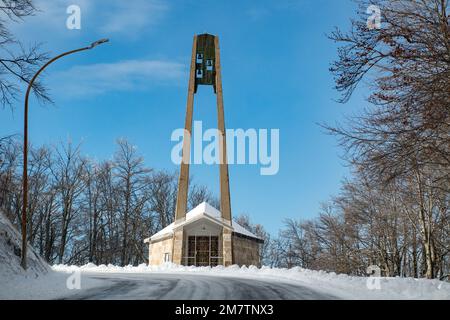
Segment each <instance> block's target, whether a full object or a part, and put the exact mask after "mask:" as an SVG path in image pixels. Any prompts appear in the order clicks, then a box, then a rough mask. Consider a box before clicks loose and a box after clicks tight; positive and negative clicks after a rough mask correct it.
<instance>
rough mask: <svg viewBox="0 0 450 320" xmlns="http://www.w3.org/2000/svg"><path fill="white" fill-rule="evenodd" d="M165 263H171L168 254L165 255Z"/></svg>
mask: <svg viewBox="0 0 450 320" xmlns="http://www.w3.org/2000/svg"><path fill="white" fill-rule="evenodd" d="M164 262H170V256H169V253H168V252H166V253H164Z"/></svg>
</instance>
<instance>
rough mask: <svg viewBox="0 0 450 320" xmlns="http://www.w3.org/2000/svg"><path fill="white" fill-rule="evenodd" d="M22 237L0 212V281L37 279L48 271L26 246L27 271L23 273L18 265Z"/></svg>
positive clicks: (40, 259)
mask: <svg viewBox="0 0 450 320" xmlns="http://www.w3.org/2000/svg"><path fill="white" fill-rule="evenodd" d="M21 247H22V236H21V234H20V233H19V232H18V231H17V229H16V228H15V227H14V226H13V225H12V224H11V222H10V221H9V219H8V218H7V217H6V216H5V215H4V214H3V213H2V212H0V275H1V277H2V279H8V278H11V277H16V276H22V277H25V278H37V277H39V276H43V275H45V274H47V273H48V272H49V271H50V267H49V266H48V264H47V263H46V262H45V261H44V259H42V258H41V257H40V256H39V254H37V253H36V252H35V251H34V249H33V248H32V247H31V246H28V252H27V258H28V269H27V271H24V270H23V268H22V267H21V265H20V260H21V259H20V257H21V252H22V249H21Z"/></svg>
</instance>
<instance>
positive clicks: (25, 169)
mask: <svg viewBox="0 0 450 320" xmlns="http://www.w3.org/2000/svg"><path fill="white" fill-rule="evenodd" d="M108 41H109V39H100V40H97V41H95V42H92V43H91V44H90V45H89V46H87V47H83V48H79V49H75V50H71V51H67V52H64V53H61V54H60V55H58V56H56V57H54V58H53V59H50V60H49V61H48V62H47V63H46V64H44V65H43V66H42V67H41V68H40V69H39V70H38V71H37V72H36V74H35V75H34V76H33V78H31V80H30V82H29V83H28V88H27V92H26V94H25V112H24V125H23V176H22V183H23V191H22V193H23V200H22V257H21V258H22V261H21V265H22V268H23V269H27V206H28V97H29V96H30V92H31V88H32V87H33V83H34V81H35V80H36V78H37V77H38V75H39V74H40V73H41V72H42V71H44V69H45V68H47V67H48V65H50V64H51V63H52V62H54V61H56V60H58V59H59V58H62V57H64V56H67V55H69V54H72V53H75V52H80V51H84V50H90V49H93V48H95V47H96V46H98V45H100V44H102V43H105V42H108Z"/></svg>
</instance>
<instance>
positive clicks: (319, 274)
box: [52, 263, 450, 300]
mask: <svg viewBox="0 0 450 320" xmlns="http://www.w3.org/2000/svg"><path fill="white" fill-rule="evenodd" d="M52 268H53V270H55V271H59V272H74V271H80V272H86V273H180V274H181V275H180V276H182V274H183V273H198V274H204V275H209V276H219V277H243V278H258V279H261V280H266V281H275V282H276V281H282V282H286V281H287V282H292V281H295V282H297V283H298V284H300V285H303V286H307V287H310V288H311V289H314V290H316V291H320V292H323V293H328V294H331V295H334V296H336V297H339V298H343V299H408V300H411V299H450V283H447V282H442V281H438V280H427V279H413V278H367V277H352V276H347V275H342V274H339V275H338V274H336V273H328V272H324V271H313V270H308V269H302V268H298V267H296V268H292V269H279V268H269V267H262V268H257V267H255V266H250V267H246V266H243V267H239V266H237V265H234V266H230V267H223V266H217V267H186V266H179V265H175V264H171V263H166V264H163V265H161V266H147V265H145V264H141V265H139V266H137V267H134V266H125V267H118V266H115V265H111V264H110V265H99V266H96V265H95V264H92V263H90V264H86V265H84V266H81V267H78V266H67V265H54V266H53V267H52ZM377 280H379V282H378V283H379V285H377V282H376V281H377Z"/></svg>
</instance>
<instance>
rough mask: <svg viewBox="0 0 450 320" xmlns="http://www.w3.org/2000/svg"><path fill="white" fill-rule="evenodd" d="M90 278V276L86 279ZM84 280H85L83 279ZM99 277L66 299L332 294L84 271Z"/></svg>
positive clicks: (238, 281)
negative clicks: (90, 286)
mask: <svg viewBox="0 0 450 320" xmlns="http://www.w3.org/2000/svg"><path fill="white" fill-rule="evenodd" d="M86 278H89V279H86ZM83 279H84V280H83ZM90 279H95V280H100V281H99V284H98V285H97V286H95V287H94V288H91V289H86V290H80V291H78V292H76V293H74V294H73V295H70V296H68V297H66V299H93V300H115V299H133V300H149V299H151V300H329V299H336V297H333V296H332V295H329V294H326V293H322V292H319V291H315V290H312V289H311V288H308V287H305V286H301V285H299V284H296V283H289V282H282V281H278V280H277V281H275V280H273V281H271V280H265V279H264V280H260V279H249V278H240V277H229V276H227V277H220V276H206V275H197V274H163V273H161V274H158V273H155V274H153V273H152V274H111V273H109V274H86V273H84V274H83V275H82V283H83V281H86V280H87V281H89V280H90Z"/></svg>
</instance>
